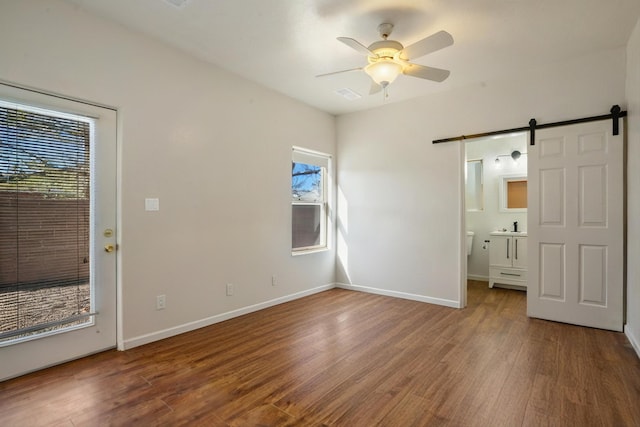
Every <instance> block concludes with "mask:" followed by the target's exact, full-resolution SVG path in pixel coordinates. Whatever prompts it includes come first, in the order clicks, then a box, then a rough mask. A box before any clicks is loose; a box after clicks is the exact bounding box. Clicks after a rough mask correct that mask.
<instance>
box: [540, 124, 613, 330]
mask: <svg viewBox="0 0 640 427" xmlns="http://www.w3.org/2000/svg"><path fill="white" fill-rule="evenodd" d="M621 128H622V126H621ZM528 161H529V163H528V180H529V184H528V186H529V188H528V194H529V195H528V232H529V235H528V236H529V240H528V242H529V271H528V286H527V287H528V291H527V314H528V316H530V317H537V318H541V319H547V320H554V321H559V322H564V323H572V324H576V325H582V326H589V327H595V328H601V329H610V330H614V331H622V327H623V267H624V260H623V256H624V253H623V248H624V246H623V244H624V216H623V213H624V176H623V173H624V168H623V166H624V165H623V135H622V132H621V134H620V135H617V136H614V135H612V123H611V120H602V121H596V122H589V123H582V124H576V125H570V126H562V127H554V128H549V129H541V130H537V131H536V138H535V145H534V146H529V148H528Z"/></svg>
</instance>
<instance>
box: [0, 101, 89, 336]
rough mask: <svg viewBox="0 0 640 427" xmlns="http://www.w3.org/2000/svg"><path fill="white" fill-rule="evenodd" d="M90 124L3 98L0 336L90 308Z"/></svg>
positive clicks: (50, 325) (81, 318) (57, 322)
mask: <svg viewBox="0 0 640 427" xmlns="http://www.w3.org/2000/svg"><path fill="white" fill-rule="evenodd" d="M91 126H92V125H91V122H90V121H89V120H88V119H85V118H81V117H70V116H69V115H67V114H57V113H55V112H50V111H45V110H35V109H30V108H28V107H24V108H21V107H20V106H17V105H13V104H6V103H2V104H0V340H3V339H4V340H6V339H7V338H15V337H20V336H23V335H26V334H33V333H37V332H39V331H42V330H51V329H55V328H59V327H61V326H65V325H69V324H71V323H73V324H77V323H79V322H80V323H81V322H86V321H87V318H86V316H87V315H89V314H90V313H91V306H90V301H91V296H90V284H89V279H90V260H89V256H90V232H91V230H90V228H91V226H90V220H91V218H90V215H91V211H90V203H91V201H90V137H91Z"/></svg>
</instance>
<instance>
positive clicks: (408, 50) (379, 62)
mask: <svg viewBox="0 0 640 427" xmlns="http://www.w3.org/2000/svg"><path fill="white" fill-rule="evenodd" d="M392 30H393V24H388V23H384V24H380V25H378V32H379V33H380V37H382V40H379V41H377V42H373V43H371V44H370V45H369V47H367V46H365V45H363V44H362V43H360V42H359V41H357V40H355V39H352V38H349V37H338V40H339V41H341V42H342V43H344V44H346V45H347V46H349V47H351V48H352V49H354V50H356V51H358V52H360V53H362V54H364V55H367V61H368V62H369V64H368V65H366V66H364V67H358V68H351V69H349V70H342V71H334V72H332V73H326V74H320V75H318V76H316V77H324V76H330V75H333V74H339V73H346V72H349V71H364V72H365V73H367V74H368V75H369V76H370V77H371V79H372V80H373V82H372V85H371V91H370V92H369V93H370V94H373V93H376V92H379V91H380V90H382V89H386V88H387V86H389V84H390V83H392V82H393V81H394V80H395V79H396V77H398V75H400V74H404V75H406V76H411V77H418V78H420V79H427V80H432V81H435V82H442V81H444V80H445V79H446V78H447V77H449V70H443V69H440V68H434V67H425V66H424V65H418V64H413V63H411V62H409V60H411V59H415V58H420V57H421V56H424V55H427V54H429V53H432V52H435V51H437V50H440V49H443V48H445V47H447V46H451V45H452V44H453V37H452V36H451V34H449V33H448V32H446V31H439V32H437V33H435V34H432V35H430V36H429V37H425V38H424V39H422V40H419V41H417V42H415V43H413V44H412V45H409V46H407V47H404V46H403V45H402V44H401V43H400V42H397V41H395V40H389V39H388V38H389V35H390V34H391V31H392Z"/></svg>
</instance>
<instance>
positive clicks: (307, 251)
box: [291, 246, 329, 256]
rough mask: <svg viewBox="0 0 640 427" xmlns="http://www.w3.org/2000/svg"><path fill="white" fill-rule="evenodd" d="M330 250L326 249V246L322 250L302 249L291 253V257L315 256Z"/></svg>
mask: <svg viewBox="0 0 640 427" xmlns="http://www.w3.org/2000/svg"><path fill="white" fill-rule="evenodd" d="M328 250H329V248H328V247H326V246H323V247H321V248H310V249H301V250H299V251H291V256H300V255H307V254H315V253H317V252H327V251H328Z"/></svg>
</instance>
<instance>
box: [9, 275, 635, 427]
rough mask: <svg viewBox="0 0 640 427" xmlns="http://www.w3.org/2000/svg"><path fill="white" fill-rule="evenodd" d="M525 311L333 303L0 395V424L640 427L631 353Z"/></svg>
mask: <svg viewBox="0 0 640 427" xmlns="http://www.w3.org/2000/svg"><path fill="white" fill-rule="evenodd" d="M525 300H526V297H525V294H524V293H523V292H519V291H512V290H505V289H488V288H487V286H486V283H483V282H470V285H469V306H468V307H467V308H465V309H463V310H456V309H450V308H446V307H440V306H435V305H429V304H425V303H420V302H415V301H408V300H402V299H394V298H389V297H383V296H378V295H371V294H364V293H357V292H352V291H346V290H341V289H334V290H330V291H327V292H323V293H320V294H316V295H313V296H310V297H306V298H303V299H300V300H297V301H293V302H290V303H286V304H282V305H279V306H276V307H272V308H269V309H266V310H263V311H260V312H257V313H252V314H249V315H246V316H243V317H240V318H236V319H232V320H228V321H226V322H223V323H219V324H217V325H213V326H210V327H207V328H203V329H199V330H197V331H193V332H190V333H187V334H183V335H180V336H177V337H173V338H170V339H166V340H163V341H160V342H156V343H152V344H149V345H146V346H142V347H138V348H134V349H132V350H128V351H126V352H117V351H108V352H105V353H101V354H97V355H94V356H91V357H87V358H84V359H82V360H78V361H75V362H70V363H67V364H64V365H61V366H58V367H54V368H50V369H47V370H43V371H40V372H36V373H33V374H30V375H26V376H24V377H20V378H17V379H14V380H10V381H5V382H3V383H0V424H1V425H3V426H44V425H46V426H94V425H137V426H151V425H167V426H175V425H189V426H197V425H204V426H374V425H380V426H431V425H434V426H440V425H442V426H539V425H554V426H565V425H566V426H592V425H593V426H601V425H604V426H639V425H640V360H639V359H638V358H637V356H636V354H635V353H634V351H633V349H632V348H631V346H630V345H629V343H628V342H627V340H626V337H625V336H624V335H623V334H620V333H614V332H607V331H601V330H596V329H589V328H581V327H577V326H570V325H565V324H560V323H553V322H546V321H542V320H536V319H528V318H527V317H526V314H525V311H526V301H525ZM0 363H1V361H0Z"/></svg>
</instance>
